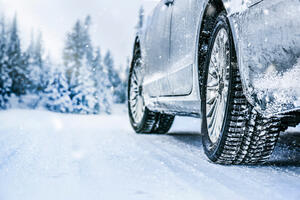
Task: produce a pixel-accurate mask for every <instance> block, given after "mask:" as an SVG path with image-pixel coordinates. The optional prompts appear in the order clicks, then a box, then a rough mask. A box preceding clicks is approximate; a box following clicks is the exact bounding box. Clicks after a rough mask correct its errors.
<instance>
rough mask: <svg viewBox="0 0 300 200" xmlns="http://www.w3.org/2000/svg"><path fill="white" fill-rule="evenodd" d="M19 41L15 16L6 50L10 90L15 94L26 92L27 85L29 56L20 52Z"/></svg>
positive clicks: (19, 94)
mask: <svg viewBox="0 0 300 200" xmlns="http://www.w3.org/2000/svg"><path fill="white" fill-rule="evenodd" d="M20 43H21V42H20V38H19V34H18V26H17V18H16V17H15V18H14V20H13V24H12V26H11V30H10V37H9V43H8V50H7V56H8V58H9V59H8V63H7V64H8V70H9V76H10V78H11V79H12V87H11V92H12V93H14V94H15V95H17V96H21V95H24V94H25V93H26V89H27V88H26V87H27V86H28V85H29V84H28V80H29V79H28V71H27V66H28V59H29V56H28V54H26V53H22V51H21V44H20Z"/></svg>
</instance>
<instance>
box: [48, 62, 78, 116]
mask: <svg viewBox="0 0 300 200" xmlns="http://www.w3.org/2000/svg"><path fill="white" fill-rule="evenodd" d="M50 74H51V75H50V76H51V77H50V80H49V84H48V86H47V88H46V89H45V91H44V94H45V95H44V98H43V102H44V106H45V107H46V108H48V109H49V110H51V111H55V112H63V113H68V112H72V111H73V105H72V101H71V99H70V92H69V87H68V83H67V79H66V78H65V73H64V72H62V70H61V67H57V68H55V69H54V71H53V72H52V73H50Z"/></svg>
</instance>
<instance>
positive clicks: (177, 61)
mask: <svg viewBox="0 0 300 200" xmlns="http://www.w3.org/2000/svg"><path fill="white" fill-rule="evenodd" d="M299 11H300V3H299V0H248V1H241V0H223V1H222V0H209V1H208V0H161V1H159V2H158V4H157V6H156V7H155V9H154V10H153V11H152V13H151V14H150V15H149V17H148V18H147V21H146V22H145V24H144V26H143V28H141V30H139V31H138V33H137V34H136V38H135V41H134V50H133V57H132V62H131V68H130V72H129V81H128V113H129V118H130V123H131V125H132V127H133V129H134V130H135V132H136V133H144V134H151V133H155V134H166V133H168V131H169V130H170V128H171V126H172V124H173V121H174V118H175V116H191V117H198V118H200V119H201V123H200V124H199V126H200V128H201V134H202V143H203V148H204V152H205V154H206V155H207V157H208V158H209V159H210V160H211V161H212V162H214V163H219V164H226V165H235V164H258V163H265V162H267V161H268V160H269V158H270V156H271V154H272V152H273V150H274V148H275V146H276V142H277V140H278V137H279V134H280V132H282V131H285V130H286V129H287V128H288V127H289V126H296V125H298V124H299V123H300V92H299V91H300V88H299V87H300V86H299V82H298V81H300V80H299V78H300V74H299V73H300V70H299V69H300V28H299V27H300V17H299ZM297 83H298V84H297Z"/></svg>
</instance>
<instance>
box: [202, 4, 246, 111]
mask: <svg viewBox="0 0 300 200" xmlns="http://www.w3.org/2000/svg"><path fill="white" fill-rule="evenodd" d="M221 12H225V13H228V10H227V9H226V6H225V4H224V0H207V1H206V4H205V9H204V12H203V15H202V16H201V19H200V23H199V30H198V48H197V65H198V79H199V83H200V85H199V88H201V86H202V84H203V67H204V64H205V60H206V56H207V52H208V44H209V41H210V38H211V33H212V31H213V29H214V26H215V21H216V19H217V17H218V15H219V14H220V13H221ZM228 22H229V27H230V30H231V34H232V42H233V47H234V52H235V55H234V59H235V60H236V62H238V58H239V51H238V50H239V49H238V45H237V37H236V31H235V28H234V25H233V22H232V21H231V20H230V18H228ZM238 67H239V65H238ZM242 83H243V80H242ZM242 85H243V87H244V84H242ZM199 94H200V100H201V96H202V91H201V89H200V92H199ZM201 116H202V113H201Z"/></svg>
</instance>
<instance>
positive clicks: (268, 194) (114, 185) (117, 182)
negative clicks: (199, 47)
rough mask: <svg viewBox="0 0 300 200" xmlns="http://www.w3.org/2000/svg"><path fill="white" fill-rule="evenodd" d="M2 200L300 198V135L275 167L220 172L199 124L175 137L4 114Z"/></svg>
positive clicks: (118, 120) (117, 122)
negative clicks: (206, 151) (208, 155)
mask: <svg viewBox="0 0 300 200" xmlns="http://www.w3.org/2000/svg"><path fill="white" fill-rule="evenodd" d="M0 124H1V126H0V200H21V199H22V200H77V199H78V200H94V199H95V200H108V199H116V200H118V199H128V200H144V199H149V200H150V199H151V200H155V199H159V200H169V199H178V200H190V199H197V200H201V199H205V200H212V199H231V200H232V199H272V200H275V199H289V200H293V199H295V200H298V199H300V129H298V134H297V129H293V130H290V131H289V133H285V134H282V136H281V139H280V141H279V144H278V146H277V148H276V152H275V154H274V156H273V158H272V160H271V165H264V166H220V165H215V164H212V163H210V162H209V161H208V160H207V159H206V157H205V155H204V153H203V150H202V143H201V137H200V136H199V135H198V133H199V130H198V120H197V119H190V118H180V119H178V120H177V121H176V123H175V126H174V128H173V129H172V131H171V132H172V133H173V134H171V135H164V136H159V135H135V134H134V133H133V131H132V129H131V127H130V125H129V123H128V119H127V115H126V114H125V112H120V113H118V114H114V115H113V116H78V115H63V114H57V113H51V112H47V111H28V110H9V111H1V112H0Z"/></svg>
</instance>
